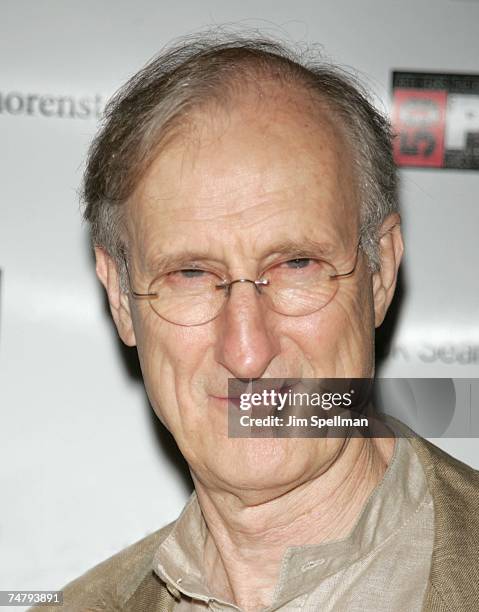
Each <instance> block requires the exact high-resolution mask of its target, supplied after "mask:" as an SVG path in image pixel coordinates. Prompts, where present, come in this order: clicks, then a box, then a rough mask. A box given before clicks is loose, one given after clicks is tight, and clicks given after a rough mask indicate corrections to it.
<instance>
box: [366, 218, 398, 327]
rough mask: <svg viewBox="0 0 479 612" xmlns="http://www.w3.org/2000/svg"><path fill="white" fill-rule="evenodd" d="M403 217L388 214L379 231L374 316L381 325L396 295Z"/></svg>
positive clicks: (376, 323)
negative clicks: (378, 265)
mask: <svg viewBox="0 0 479 612" xmlns="http://www.w3.org/2000/svg"><path fill="white" fill-rule="evenodd" d="M400 223H401V217H400V216H399V215H398V214H397V213H393V214H391V215H388V216H387V217H386V219H385V220H384V222H383V223H382V225H381V228H380V231H379V236H380V240H379V263H380V268H379V270H378V271H377V272H374V274H373V296H374V318H375V326H376V327H379V326H380V325H381V323H382V322H383V320H384V317H385V316H386V312H387V311H388V308H389V305H390V304H391V301H392V299H393V296H394V290H395V289H396V282H397V277H398V270H399V264H400V263H401V259H402V255H403V251H404V244H403V240H402V234H401V225H400Z"/></svg>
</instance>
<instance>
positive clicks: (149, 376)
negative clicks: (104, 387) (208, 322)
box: [134, 312, 209, 431]
mask: <svg viewBox="0 0 479 612" xmlns="http://www.w3.org/2000/svg"><path fill="white" fill-rule="evenodd" d="M134 326H135V336H136V340H137V348H138V356H139V360H140V365H141V371H142V374H143V380H144V384H145V389H146V392H147V394H148V397H149V399H150V403H151V405H152V407H153V409H154V410H155V412H156V414H157V415H158V417H159V418H160V420H161V421H162V422H163V423H164V424H165V425H166V426H167V427H168V429H169V430H170V431H175V430H176V429H177V428H178V427H179V426H180V423H181V421H182V407H183V406H184V404H185V402H186V403H188V404H191V400H192V399H195V398H192V395H194V392H195V390H198V389H199V388H201V386H199V385H198V384H197V383H196V380H195V375H196V373H197V372H201V370H202V367H201V364H202V361H203V360H204V359H205V355H206V352H207V351H206V348H207V345H208V342H209V340H208V338H207V337H206V334H205V333H204V331H205V330H204V329H201V328H194V327H192V328H191V327H190V328H188V327H181V326H178V325H172V324H171V323H167V322H166V321H163V320H162V319H160V318H159V317H157V316H156V315H155V314H154V313H151V315H150V313H148V312H145V313H142V316H136V317H134ZM197 399H198V398H197Z"/></svg>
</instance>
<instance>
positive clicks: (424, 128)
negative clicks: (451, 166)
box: [393, 88, 447, 168]
mask: <svg viewBox="0 0 479 612" xmlns="http://www.w3.org/2000/svg"><path fill="white" fill-rule="evenodd" d="M446 103H447V91H438V90H427V89H406V88H404V89H403V88H397V89H395V90H394V107H393V108H394V111H393V124H394V131H395V133H396V138H395V139H394V159H395V161H396V164H397V165H398V166H423V167H424V166H429V167H434V168H441V167H442V166H443V165H444V130H445V124H446Z"/></svg>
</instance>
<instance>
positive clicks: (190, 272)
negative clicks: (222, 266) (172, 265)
mask: <svg viewBox="0 0 479 612" xmlns="http://www.w3.org/2000/svg"><path fill="white" fill-rule="evenodd" d="M172 274H179V275H181V276H184V277H185V278H199V277H200V276H202V275H203V274H207V273H206V272H205V271H204V270H198V269H196V268H191V269H187V270H177V271H176V272H172Z"/></svg>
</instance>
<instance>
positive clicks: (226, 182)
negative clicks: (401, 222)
mask: <svg viewBox="0 0 479 612" xmlns="http://www.w3.org/2000/svg"><path fill="white" fill-rule="evenodd" d="M358 199H359V198H358V190H357V187H356V179H355V174H354V163H353V153H352V151H351V146H350V144H349V143H348V138H347V136H346V134H345V132H344V130H343V129H342V127H341V126H340V124H339V123H338V120H337V119H336V118H335V117H334V115H333V114H332V113H331V112H328V111H327V109H325V108H324V106H323V107H321V106H320V105H317V104H316V105H315V104H313V103H312V101H311V100H310V99H309V98H307V97H306V98H305V97H304V96H303V97H301V95H300V94H299V93H297V92H294V91H288V92H287V93H286V94H285V93H284V91H283V90H280V89H275V88H274V86H273V85H272V86H270V87H269V88H268V87H267V86H266V85H265V86H264V87H262V88H260V89H257V90H255V92H254V93H251V94H249V95H248V96H246V95H244V96H243V97H242V99H241V101H238V102H237V103H236V104H228V107H225V105H224V104H211V105H209V107H207V108H204V109H202V110H201V111H197V112H196V113H195V114H194V115H190V116H189V117H188V121H187V122H185V124H184V125H183V126H182V129H180V130H179V131H178V133H177V135H176V137H175V138H174V139H173V140H171V141H170V143H169V144H168V146H166V147H165V148H164V149H163V150H162V151H161V153H160V154H159V155H158V157H157V158H156V159H155V161H154V162H153V163H152V164H151V166H150V167H149V169H148V171H147V172H146V173H145V174H144V176H143V177H142V179H141V181H140V182H139V184H138V187H137V189H136V191H135V192H134V194H133V196H132V197H131V198H130V201H129V202H128V204H127V207H128V210H127V215H126V225H127V234H128V237H127V240H128V243H129V248H130V250H132V251H137V252H138V254H139V255H141V256H145V257H148V255H149V251H157V250H158V249H171V248H172V246H173V245H175V244H178V243H179V242H181V241H184V242H188V241H190V242H191V241H199V240H201V239H206V238H208V236H209V237H210V242H211V241H214V242H217V241H218V240H221V239H223V240H224V241H225V242H226V243H228V241H230V240H231V239H232V237H233V233H234V232H239V231H241V233H242V235H243V236H244V237H245V238H248V239H250V241H251V242H252V243H254V244H256V243H258V241H260V238H261V237H262V238H263V239H264V240H266V239H270V240H274V239H278V240H279V239H283V240H284V239H285V238H287V237H288V236H285V234H291V233H292V232H294V231H296V230H295V228H298V231H299V232H300V233H301V232H303V234H304V233H306V234H308V233H309V234H313V235H311V236H305V237H308V238H312V239H315V238H321V237H323V238H324V240H329V241H334V240H336V241H337V242H339V243H341V244H343V245H344V244H346V243H348V242H349V241H350V240H351V238H352V237H353V236H354V237H356V236H357V233H358V224H359V202H358ZM279 234H281V236H279ZM314 234H316V235H314ZM289 237H290V236H289Z"/></svg>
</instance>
